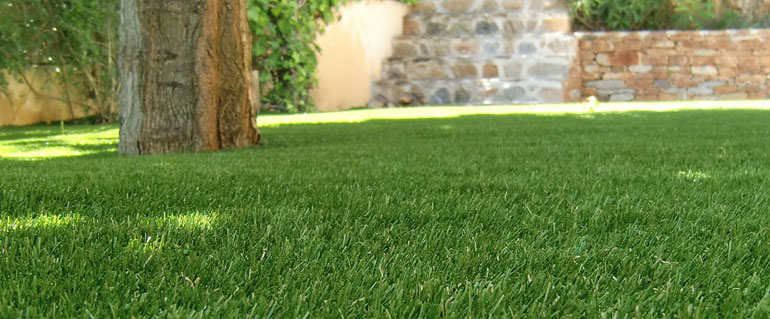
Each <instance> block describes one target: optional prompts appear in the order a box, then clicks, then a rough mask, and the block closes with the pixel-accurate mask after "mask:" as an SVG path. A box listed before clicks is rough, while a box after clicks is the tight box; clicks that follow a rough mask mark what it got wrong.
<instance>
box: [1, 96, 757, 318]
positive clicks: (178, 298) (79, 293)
mask: <svg viewBox="0 0 770 319" xmlns="http://www.w3.org/2000/svg"><path fill="white" fill-rule="evenodd" d="M440 110H442V109H441V108H434V109H431V108H426V109H420V110H419V111H417V110H416V111H415V112H423V113H425V116H428V117H429V116H433V115H435V116H451V117H444V118H419V119H401V120H393V119H388V120H377V119H371V118H372V117H374V116H372V114H370V113H367V112H372V113H377V112H382V113H381V114H380V116H384V115H387V114H388V111H387V110H376V111H355V112H359V113H352V114H359V115H360V116H353V115H352V114H348V113H339V114H337V115H336V116H337V118H336V120H335V119H331V118H326V119H323V120H324V121H332V122H335V121H336V122H354V123H326V124H288V123H292V122H303V121H302V120H298V119H301V117H302V115H300V116H275V115H271V116H265V117H263V118H261V119H260V121H261V123H263V127H262V133H263V135H264V140H265V145H264V146H263V147H260V148H254V149H244V150H235V151H223V152H218V153H205V154H176V155H164V156H147V157H130V156H119V155H116V154H114V149H115V148H116V143H117V135H116V134H117V130H116V127H115V126H107V127H100V126H70V127H66V128H65V129H66V132H67V135H65V136H61V134H60V133H61V131H60V128H59V127H58V126H53V127H46V126H36V127H29V128H2V129H0V172H1V174H0V317H17V316H18V317H30V318H37V317H50V318H65V317H77V318H89V317H95V318H109V317H132V316H135V317H164V318H166V317H172V318H173V317H183V318H188V317H199V318H219V317H239V318H243V317H276V318H287V317H289V318H290V317H309V318H315V317H350V318H364V317H382V318H388V317H390V318H405V317H419V318H435V317H439V316H444V317H503V316H510V317H530V318H545V317H553V318H600V317H607V318H626V317H630V318H635V317H639V318H641V317H644V318H664V317H685V318H727V317H746V318H762V317H768V316H770V208H769V207H770V202H769V199H770V198H769V197H770V195H768V194H770V189H768V188H770V146H768V145H770V144H769V143H768V142H769V141H770V112H768V111H767V110H762V109H754V110H723V109H713V110H686V111H677V112H600V113H578V114H558V113H556V114H537V113H533V114H525V113H527V112H526V110H524V109H521V108H519V109H517V110H518V111H516V110H512V111H511V112H502V111H501V110H503V109H490V110H492V111H490V112H493V111H495V112H496V111H500V112H497V113H516V112H519V113H518V114H505V115H501V114H497V115H479V114H477V115H462V116H461V114H459V113H462V114H466V113H472V111H467V112H465V113H463V112H459V111H456V110H461V108H458V109H454V110H455V111H452V112H450V113H452V114H443V115H442V114H435V113H440V112H442V111H440ZM390 112H394V113H398V112H403V110H393V111H390ZM522 112H523V113H522ZM482 113H484V112H483V111H482ZM431 114H432V115H431ZM308 116H311V115H305V117H308ZM328 116H331V117H334V116H335V115H328ZM386 117H387V116H386ZM394 117H395V116H394ZM420 117H422V116H420ZM292 119H294V121H292ZM305 119H306V121H305V122H314V121H318V120H317V119H307V118H305ZM363 119H367V120H363ZM46 142H48V144H47V145H46V144H45V143H46ZM51 150H53V151H51ZM75 152H77V153H75Z"/></svg>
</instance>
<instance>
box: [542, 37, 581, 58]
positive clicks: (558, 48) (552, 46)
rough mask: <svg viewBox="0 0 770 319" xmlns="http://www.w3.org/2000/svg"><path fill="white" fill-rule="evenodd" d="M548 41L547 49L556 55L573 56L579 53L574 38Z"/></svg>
mask: <svg viewBox="0 0 770 319" xmlns="http://www.w3.org/2000/svg"><path fill="white" fill-rule="evenodd" d="M544 41H546V45H545V46H546V47H547V48H548V49H549V50H551V52H552V53H553V54H555V55H561V56H571V55H573V54H575V53H576V52H577V46H576V42H575V39H574V38H556V39H551V40H548V39H546V40H544Z"/></svg>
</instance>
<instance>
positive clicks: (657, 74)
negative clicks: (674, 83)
mask: <svg viewBox="0 0 770 319" xmlns="http://www.w3.org/2000/svg"><path fill="white" fill-rule="evenodd" d="M650 73H652V77H653V78H654V79H656V80H660V79H666V78H668V67H665V66H654V67H652V71H650Z"/></svg>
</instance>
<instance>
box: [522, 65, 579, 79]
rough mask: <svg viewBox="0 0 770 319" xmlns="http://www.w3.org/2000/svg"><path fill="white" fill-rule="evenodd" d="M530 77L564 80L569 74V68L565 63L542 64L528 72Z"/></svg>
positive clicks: (534, 66)
mask: <svg viewBox="0 0 770 319" xmlns="http://www.w3.org/2000/svg"><path fill="white" fill-rule="evenodd" d="M527 72H528V74H529V76H533V77H536V78H559V79H561V78H564V77H566V76H567V74H568V73H569V66H568V65H567V64H563V63H553V62H540V63H537V64H535V65H533V66H531V67H530V68H529V69H528V70H527Z"/></svg>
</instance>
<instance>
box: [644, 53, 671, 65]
mask: <svg viewBox="0 0 770 319" xmlns="http://www.w3.org/2000/svg"><path fill="white" fill-rule="evenodd" d="M642 63H644V64H648V65H668V56H665V55H649V54H645V55H643V56H642Z"/></svg>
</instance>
